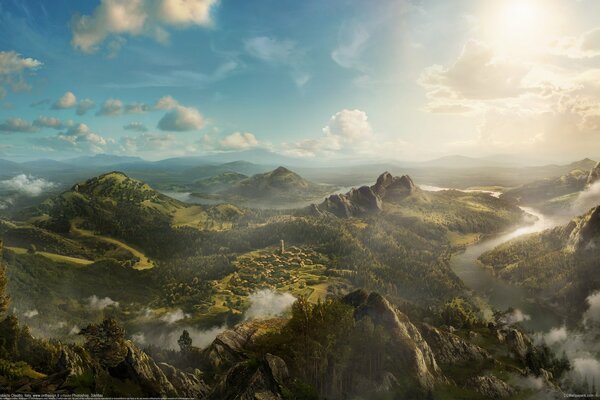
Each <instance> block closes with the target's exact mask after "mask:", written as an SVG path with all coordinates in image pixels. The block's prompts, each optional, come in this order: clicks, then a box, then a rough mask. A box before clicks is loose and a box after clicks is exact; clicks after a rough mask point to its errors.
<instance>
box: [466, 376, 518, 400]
mask: <svg viewBox="0 0 600 400" xmlns="http://www.w3.org/2000/svg"><path fill="white" fill-rule="evenodd" d="M466 386H467V387H468V388H470V389H473V390H475V391H476V392H477V393H480V394H481V395H482V396H483V398H485V399H494V400H500V399H505V398H507V397H510V396H512V395H514V394H515V390H514V389H513V388H512V387H510V386H509V385H508V384H506V383H505V382H503V381H501V380H500V379H498V378H496V377H495V376H493V375H485V376H476V377H473V378H470V379H469V380H468V381H467V384H466Z"/></svg>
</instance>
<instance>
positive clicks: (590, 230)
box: [567, 206, 600, 251]
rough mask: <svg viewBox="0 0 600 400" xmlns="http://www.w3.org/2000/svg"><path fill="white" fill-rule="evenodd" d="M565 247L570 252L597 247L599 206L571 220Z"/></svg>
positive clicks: (599, 236)
mask: <svg viewBox="0 0 600 400" xmlns="http://www.w3.org/2000/svg"><path fill="white" fill-rule="evenodd" d="M567 226H568V227H573V229H572V230H571V231H570V234H569V239H568V243H567V246H568V248H569V249H570V250H571V251H576V250H582V249H586V248H589V247H593V246H596V245H598V243H597V241H598V239H599V238H600V206H597V207H594V208H592V209H591V210H590V211H588V212H587V214H585V215H582V216H581V217H578V218H576V219H575V220H573V221H572V222H571V223H570V224H569V225H567Z"/></svg>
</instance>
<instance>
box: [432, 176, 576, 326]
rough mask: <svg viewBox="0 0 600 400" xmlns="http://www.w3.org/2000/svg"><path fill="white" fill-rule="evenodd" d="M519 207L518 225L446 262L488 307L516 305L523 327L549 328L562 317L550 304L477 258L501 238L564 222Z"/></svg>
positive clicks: (561, 322) (470, 247) (512, 236)
mask: <svg viewBox="0 0 600 400" xmlns="http://www.w3.org/2000/svg"><path fill="white" fill-rule="evenodd" d="M421 188H422V189H423V190H428V191H440V190H448V189H446V188H439V187H435V186H421ZM470 191H471V190H470ZM472 191H476V190H472ZM481 192H485V193H488V194H489V195H491V196H494V197H498V196H499V194H500V193H498V192H492V191H481ZM521 209H522V210H523V211H525V212H526V213H527V214H526V217H525V221H524V222H523V225H522V226H519V227H517V228H515V229H513V230H511V231H509V232H506V233H503V234H500V235H497V236H494V237H490V238H487V239H484V240H482V241H480V242H477V243H475V244H473V245H470V246H467V248H466V249H465V250H464V251H462V252H460V253H456V254H454V255H452V258H451V259H450V266H451V268H452V271H454V273H455V274H456V275H457V276H458V277H459V278H460V279H461V280H462V281H463V282H464V284H465V285H466V286H467V287H468V288H470V289H471V290H473V292H474V293H475V294H476V295H478V296H479V297H480V298H481V299H483V300H485V302H486V303H487V304H488V305H489V306H490V307H491V309H495V310H500V311H504V310H506V309H508V308H511V307H512V308H513V309H518V310H520V311H521V312H522V317H523V320H522V321H521V324H522V325H523V326H524V327H525V328H526V329H528V330H531V331H535V332H545V331H548V330H550V329H551V328H555V327H557V326H561V325H562V324H563V320H562V318H561V317H560V316H558V315H557V314H556V313H554V312H553V311H552V310H551V309H550V308H548V307H545V306H544V305H543V304H540V303H538V302H536V301H535V300H534V299H532V298H531V297H530V296H529V295H528V293H527V292H526V290H524V289H523V288H521V287H518V286H515V285H512V284H510V283H507V282H505V281H503V280H501V279H499V278H497V277H495V276H494V275H493V274H492V273H491V271H489V270H488V269H486V268H484V266H483V265H482V264H481V263H480V262H479V261H478V259H479V257H480V256H481V255H482V254H483V253H485V252H486V251H488V250H491V249H493V248H495V247H497V246H499V245H500V244H502V243H504V242H507V241H509V240H511V239H514V238H516V237H518V236H522V235H526V234H530V233H535V232H541V231H543V230H545V229H548V228H552V227H554V226H557V225H559V224H561V223H563V222H565V221H564V220H559V219H555V218H552V217H549V216H547V215H544V214H542V213H540V212H538V211H536V210H534V209H533V208H529V207H521ZM491 309H490V311H491Z"/></svg>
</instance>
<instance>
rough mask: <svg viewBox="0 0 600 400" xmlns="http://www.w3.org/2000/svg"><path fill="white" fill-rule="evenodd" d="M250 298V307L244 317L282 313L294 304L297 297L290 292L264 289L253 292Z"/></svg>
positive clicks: (264, 316) (275, 315) (252, 317)
mask: <svg viewBox="0 0 600 400" xmlns="http://www.w3.org/2000/svg"><path fill="white" fill-rule="evenodd" d="M248 300H249V301H250V308H248V309H247V310H246V312H245V313H244V319H259V318H271V317H277V316H280V315H282V314H283V313H285V312H286V311H287V310H289V308H290V307H291V306H292V304H294V302H295V301H296V298H295V297H294V296H292V295H291V294H290V293H278V292H274V291H273V290H270V289H263V290H258V291H256V292H254V293H252V294H251V295H250V296H248Z"/></svg>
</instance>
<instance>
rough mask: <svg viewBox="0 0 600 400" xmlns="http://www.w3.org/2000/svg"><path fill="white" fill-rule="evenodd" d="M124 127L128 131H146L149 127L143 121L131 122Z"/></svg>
mask: <svg viewBox="0 0 600 400" xmlns="http://www.w3.org/2000/svg"><path fill="white" fill-rule="evenodd" d="M123 129H125V130H128V131H137V132H146V131H147V130H148V128H146V125H144V124H143V123H142V122H130V123H128V124H127V125H125V126H123Z"/></svg>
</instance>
